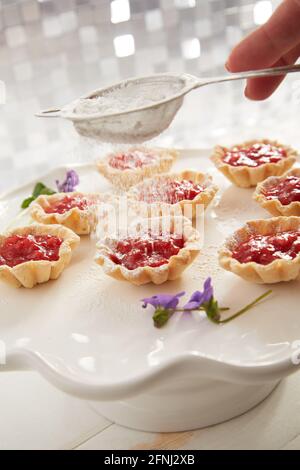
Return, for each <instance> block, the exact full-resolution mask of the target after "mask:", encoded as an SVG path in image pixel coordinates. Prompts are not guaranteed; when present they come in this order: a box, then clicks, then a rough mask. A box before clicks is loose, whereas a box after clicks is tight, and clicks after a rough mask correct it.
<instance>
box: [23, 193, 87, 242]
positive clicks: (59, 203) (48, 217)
mask: <svg viewBox="0 0 300 470" xmlns="http://www.w3.org/2000/svg"><path fill="white" fill-rule="evenodd" d="M72 200H75V203H76V202H78V205H76V206H75V207H72V204H69V202H70V201H72ZM95 200H96V195H88V194H82V193H79V192H72V193H58V194H53V195H51V196H43V195H42V196H39V197H38V198H37V199H36V200H35V201H34V202H33V203H32V204H31V206H30V215H31V217H32V218H33V220H35V221H36V222H40V223H43V224H60V225H63V226H64V227H67V228H70V229H71V230H73V232H75V233H77V234H78V235H88V234H89V233H90V232H91V230H92V228H93V224H94V220H93V212H92V210H91V207H92V203H93V202H95ZM64 201H66V203H65V204H64ZM64 206H65V208H66V210H64ZM68 207H69V208H68ZM52 208H53V211H51V209H52Z"/></svg>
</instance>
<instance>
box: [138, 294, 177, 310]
mask: <svg viewBox="0 0 300 470" xmlns="http://www.w3.org/2000/svg"><path fill="white" fill-rule="evenodd" d="M184 294H185V292H179V293H178V294H175V295H173V294H158V295H153V296H152V297H148V298H146V299H142V302H143V305H142V307H143V308H146V307H147V305H152V306H153V307H154V308H155V309H156V308H158V307H163V308H165V309H172V310H174V309H175V308H176V307H177V305H178V303H179V297H182V296H183V295H184Z"/></svg>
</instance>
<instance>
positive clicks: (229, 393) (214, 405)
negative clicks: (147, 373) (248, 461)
mask: <svg viewBox="0 0 300 470" xmlns="http://www.w3.org/2000/svg"><path fill="white" fill-rule="evenodd" d="M277 384H278V382H272V383H267V384H261V385H240V384H232V383H226V382H220V381H213V380H202V381H201V385H200V384H199V386H197V387H195V385H194V386H193V387H191V388H189V386H188V384H185V387H184V388H183V387H179V388H177V389H176V390H174V389H172V392H171V389H169V388H168V389H166V388H156V389H155V390H152V393H148V394H141V395H138V396H135V397H132V398H128V399H126V400H124V401H114V402H95V401H93V402H91V405H92V407H93V409H94V410H95V411H97V412H99V413H100V414H101V415H103V416H104V417H106V418H108V419H109V420H110V421H113V422H115V423H117V424H120V425H123V426H126V427H129V428H133V429H138V430H141V431H150V432H179V431H189V430H192V429H199V428H203V427H206V426H211V425H213V424H217V423H221V422H223V421H226V420H228V419H231V418H234V417H235V416H238V415H240V414H243V413H245V412H246V411H248V410H250V409H251V408H253V407H254V406H256V405H258V404H259V403H260V402H261V401H262V400H264V399H265V398H266V397H267V396H268V395H269V394H270V393H271V392H272V391H273V390H274V388H275V387H276V385H277Z"/></svg>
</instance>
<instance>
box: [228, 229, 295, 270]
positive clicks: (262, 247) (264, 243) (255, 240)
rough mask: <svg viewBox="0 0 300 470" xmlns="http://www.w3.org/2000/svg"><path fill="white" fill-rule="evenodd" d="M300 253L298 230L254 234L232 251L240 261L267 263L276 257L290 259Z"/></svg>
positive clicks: (234, 256)
mask: <svg viewBox="0 0 300 470" xmlns="http://www.w3.org/2000/svg"><path fill="white" fill-rule="evenodd" d="M299 253H300V231H289V232H282V233H278V234H276V235H254V236H252V237H250V238H249V239H248V240H247V241H245V242H243V243H241V244H240V245H239V246H238V247H237V248H236V249H235V250H233V252H232V256H233V258H235V259H236V260H238V261H239V262H240V263H250V262H251V261H253V262H254V263H258V264H263V265H265V264H269V263H272V261H274V260H276V259H285V260H292V259H294V258H295V257H296V256H297V255H298V254H299Z"/></svg>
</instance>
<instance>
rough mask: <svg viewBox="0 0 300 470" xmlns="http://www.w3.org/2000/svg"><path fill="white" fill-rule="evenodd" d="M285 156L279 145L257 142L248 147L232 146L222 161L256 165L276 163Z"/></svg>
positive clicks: (239, 164) (234, 164)
mask: <svg viewBox="0 0 300 470" xmlns="http://www.w3.org/2000/svg"><path fill="white" fill-rule="evenodd" d="M286 156H287V153H286V151H285V150H284V149H283V148H281V147H277V146H275V145H270V144H259V143H258V144H254V145H252V146H251V147H248V148H238V147H234V148H233V149H232V150H228V151H227V152H226V155H225V156H224V157H223V161H224V163H227V164H228V165H231V166H251V167H257V166H260V165H263V164H265V163H278V162H279V161H280V160H282V159H283V158H285V157H286Z"/></svg>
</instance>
